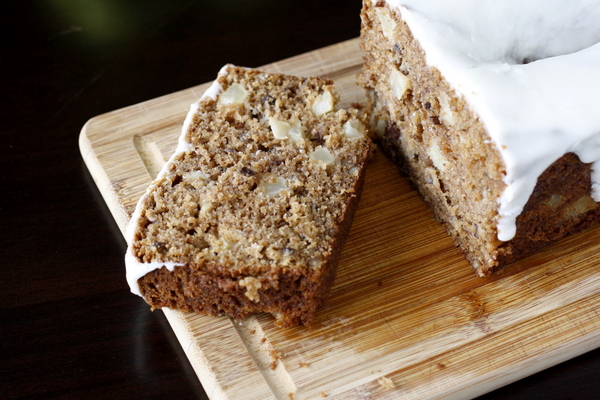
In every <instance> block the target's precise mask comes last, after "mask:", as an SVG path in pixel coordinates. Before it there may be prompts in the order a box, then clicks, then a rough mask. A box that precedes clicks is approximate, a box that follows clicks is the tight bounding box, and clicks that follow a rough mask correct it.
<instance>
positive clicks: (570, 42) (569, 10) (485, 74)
mask: <svg viewBox="0 0 600 400" xmlns="http://www.w3.org/2000/svg"><path fill="white" fill-rule="evenodd" d="M387 3H388V4H389V5H390V6H391V8H393V9H395V10H397V11H400V13H401V15H402V18H403V20H404V21H405V22H406V23H407V24H408V26H409V27H410V29H411V31H412V33H413V35H414V36H415V38H416V39H417V41H418V42H419V43H420V45H421V46H422V48H423V50H424V51H425V54H426V58H427V63H428V64H429V65H431V66H434V67H436V68H437V69H438V70H439V71H440V73H441V74H442V75H443V76H444V78H445V79H446V80H447V81H448V82H449V84H450V85H451V86H452V87H453V88H454V89H455V90H456V91H457V92H458V93H460V94H462V96H463V97H464V98H465V99H466V100H467V102H468V103H469V104H470V106H471V107H472V109H473V110H474V111H475V112H476V113H477V114H478V115H479V116H480V118H481V121H482V122H483V123H484V125H485V126H486V128H487V130H488V133H489V135H490V137H491V138H492V141H493V142H494V143H495V144H496V145H497V147H498V150H499V151H500V153H501V155H502V157H503V159H504V162H505V164H506V176H505V178H504V182H505V183H506V185H507V187H506V190H505V191H504V193H503V194H502V196H501V198H500V199H499V213H500V216H499V220H498V238H499V239H500V240H503V241H507V240H510V239H512V238H513V237H514V235H515V232H516V226H515V222H516V218H517V216H518V215H519V214H520V213H521V212H522V210H523V207H524V205H525V204H526V202H527V200H528V199H529V197H530V195H531V193H532V192H533V189H534V187H535V184H536V182H537V178H538V177H539V175H540V174H541V173H542V172H543V171H544V170H545V169H546V168H547V167H549V166H550V165H551V164H552V163H553V162H554V161H556V160H557V159H558V158H560V157H561V156H563V155H564V154H566V153H568V152H573V153H575V154H577V155H578V156H579V158H580V159H581V161H583V162H585V163H594V164H593V165H592V167H593V173H592V180H593V187H592V197H593V198H594V199H595V200H596V201H600V163H599V162H600V112H599V111H598V107H600V3H598V1H597V0H544V1H542V0H528V1H523V0H504V1H481V0H462V1H447V0H387Z"/></svg>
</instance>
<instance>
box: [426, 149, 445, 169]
mask: <svg viewBox="0 0 600 400" xmlns="http://www.w3.org/2000/svg"><path fill="white" fill-rule="evenodd" d="M429 158H430V159H431V162H432V163H433V165H434V166H435V167H436V168H437V169H438V171H444V170H445V169H446V164H447V163H448V161H446V158H445V157H444V155H443V154H442V150H440V146H438V144H437V143H435V142H434V143H432V144H431V146H430V148H429Z"/></svg>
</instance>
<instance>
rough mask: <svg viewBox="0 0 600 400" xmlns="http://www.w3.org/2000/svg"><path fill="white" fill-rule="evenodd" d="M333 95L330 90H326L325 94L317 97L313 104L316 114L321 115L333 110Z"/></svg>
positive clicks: (313, 110)
mask: <svg viewBox="0 0 600 400" xmlns="http://www.w3.org/2000/svg"><path fill="white" fill-rule="evenodd" d="M333 109H334V105H333V96H332V95H331V92H330V91H329V90H325V91H324V92H323V94H321V95H320V96H319V97H317V98H316V100H315V102H314V103H313V105H312V108H311V110H312V112H313V114H315V116H317V117H320V116H321V115H323V114H327V113H328V112H331V111H333Z"/></svg>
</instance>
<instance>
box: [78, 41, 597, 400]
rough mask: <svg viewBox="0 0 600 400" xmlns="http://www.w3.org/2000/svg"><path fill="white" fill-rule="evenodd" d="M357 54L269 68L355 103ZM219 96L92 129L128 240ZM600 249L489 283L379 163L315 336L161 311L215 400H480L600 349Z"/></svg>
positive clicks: (577, 243)
mask: <svg viewBox="0 0 600 400" xmlns="http://www.w3.org/2000/svg"><path fill="white" fill-rule="evenodd" d="M361 57H362V55H361V52H360V50H359V47H358V40H357V39H354V40H350V41H347V42H342V43H339V44H337V45H334V46H331V47H328V48H324V49H321V50H317V51H314V52H311V53H307V54H303V55H300V56H297V57H294V58H292V59H288V60H284V61H281V62H277V63H274V64H271V65H267V66H265V67H263V69H264V70H267V71H273V72H284V73H289V74H295V75H300V76H308V75H321V76H327V77H330V78H332V79H334V80H335V81H336V85H337V87H338V89H339V90H340V91H341V93H342V95H343V99H342V100H343V105H344V106H347V105H349V104H351V103H354V102H364V97H363V96H364V93H363V92H362V90H361V89H359V88H358V87H357V86H356V85H355V76H356V73H357V72H358V71H359V69H360V67H361V63H362V58H361ZM216 73H217V71H215V76H216ZM208 85H209V84H208V83H206V84H203V85H200V86H197V87H193V88H190V89H187V90H183V91H181V92H177V93H173V94H170V95H167V96H164V97H160V98H157V99H154V100H150V101H147V102H144V103H141V104H138V105H134V106H130V107H127V108H124V109H121V110H117V111H113V112H110V113H108V114H104V115H100V116H98V117H95V118H93V119H91V120H90V121H88V123H87V124H86V125H85V126H84V128H83V130H82V132H81V135H80V148H81V152H82V155H83V158H84V160H85V162H86V164H87V166H88V168H89V169H90V171H91V173H92V175H93V177H94V180H95V182H96V184H97V185H98V187H99V189H100V191H101V192H102V194H103V196H104V199H105V201H106V203H107V204H108V206H109V208H110V210H111V212H112V214H113V216H114V218H115V220H116V221H117V223H118V225H119V227H120V228H121V230H122V231H124V230H125V227H126V225H127V222H128V220H129V216H130V215H131V213H132V211H133V209H134V207H135V203H136V202H137V200H138V198H139V197H140V196H141V194H142V193H143V192H144V190H145V188H146V187H147V186H148V185H149V184H150V182H151V179H152V178H153V177H154V176H155V175H156V173H157V172H158V170H159V169H160V167H161V166H162V164H163V163H164V161H165V160H166V159H168V157H169V156H170V154H171V153H172V152H173V151H174V149H175V147H176V144H177V139H178V137H179V133H180V129H181V125H182V123H183V120H184V117H185V115H186V113H187V111H188V109H189V105H190V104H191V103H193V102H194V101H196V100H197V99H198V98H199V97H200V96H201V94H202V93H203V91H204V90H205V89H206V88H207V87H208ZM598 243H600V229H593V230H588V231H586V232H583V233H581V234H579V235H576V236H573V237H571V238H567V239H566V240H563V241H562V242H560V243H559V244H557V245H555V246H553V247H552V248H549V249H547V250H546V251H543V252H541V253H539V254H537V255H536V256H533V257H531V258H529V259H527V260H524V261H522V262H519V263H516V264H514V265H512V266H510V267H509V268H507V270H506V271H505V272H504V273H503V274H502V275H500V276H495V277H490V278H485V279H482V278H478V277H476V276H475V274H474V273H473V272H472V271H471V269H470V267H469V265H468V264H467V262H466V261H465V259H464V258H463V257H462V255H461V254H460V253H459V251H458V250H457V249H456V248H455V247H454V246H453V245H452V242H451V240H450V238H449V237H448V236H447V235H446V233H445V231H444V229H443V227H442V226H441V225H439V224H438V223H437V222H436V221H435V220H434V218H433V216H432V214H431V213H430V212H429V211H428V209H427V208H426V206H425V205H424V203H423V202H422V201H421V199H420V198H419V195H418V194H417V192H416V191H415V190H414V189H413V188H412V187H411V186H410V185H409V183H408V181H407V180H406V179H405V178H404V177H402V176H401V175H400V174H399V173H398V172H397V171H396V169H395V167H394V166H393V165H392V164H391V163H390V162H389V161H388V160H386V159H385V158H384V157H383V156H382V155H381V154H380V153H378V154H377V155H376V157H375V159H374V160H373V161H372V162H371V165H370V166H369V169H368V173H367V178H366V183H365V188H364V192H363V197H362V199H361V203H360V207H359V209H358V211H357V214H356V218H355V220H354V224H353V226H352V230H351V232H350V235H349V237H348V241H347V242H346V246H345V248H344V253H343V256H342V260H341V263H340V265H339V269H338V277H337V280H336V283H335V285H334V287H333V289H332V292H331V298H330V301H329V303H328V305H327V307H326V308H324V309H323V310H321V312H320V313H319V315H318V318H317V322H316V323H315V324H314V326H312V327H311V328H306V327H298V328H293V329H280V328H276V327H275V326H274V325H273V319H272V317H270V316H268V315H258V316H255V317H251V318H248V319H246V320H244V321H242V322H240V323H233V322H232V321H230V320H229V319H227V318H224V317H223V318H212V317H207V316H201V315H194V314H188V313H181V312H178V311H172V310H164V312H165V315H166V316H167V318H168V320H169V322H170V323H171V325H172V328H173V330H174V331H175V333H176V334H177V337H178V338H179V341H180V343H181V345H182V347H183V349H184V350H185V352H186V354H187V356H188V358H189V360H190V362H191V364H192V366H193V367H194V370H195V371H196V373H197V374H198V377H199V379H200V380H201V382H202V385H203V386H204V388H205V390H206V392H207V394H208V395H209V397H210V398H211V399H268V398H285V399H296V400H299V399H320V398H323V397H325V396H326V398H328V399H399V398H418V399H425V398H469V397H474V396H477V395H480V394H483V393H486V392H488V391H491V390H493V389H496V388H498V387H500V386H503V385H505V384H508V383H510V382H512V381H515V380H517V379H520V378H523V377H525V376H527V375H530V374H532V373H535V372H537V371H540V370H542V369H545V368H547V367H549V366H552V365H554V364H557V363H560V362H562V361H564V360H567V359H569V358H572V357H575V356H577V355H579V354H582V353H584V352H587V351H590V350H592V349H595V348H597V347H599V346H600V318H599V316H600V315H599V314H600V268H599V267H598V262H599V261H600V256H599V255H598V251H599V248H600V246H599V245H598ZM123 279H125V276H123ZM140 301H142V300H141V299H140Z"/></svg>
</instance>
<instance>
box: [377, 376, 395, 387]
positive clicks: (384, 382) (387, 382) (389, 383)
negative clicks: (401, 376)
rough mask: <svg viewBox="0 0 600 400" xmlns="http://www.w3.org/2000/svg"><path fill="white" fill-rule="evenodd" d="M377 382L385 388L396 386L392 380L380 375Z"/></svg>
mask: <svg viewBox="0 0 600 400" xmlns="http://www.w3.org/2000/svg"><path fill="white" fill-rule="evenodd" d="M377 383H379V385H380V386H382V387H384V388H386V389H393V388H395V387H396V385H395V384H394V382H393V381H392V380H391V379H390V378H388V377H386V376H382V377H381V378H379V379H377Z"/></svg>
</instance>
